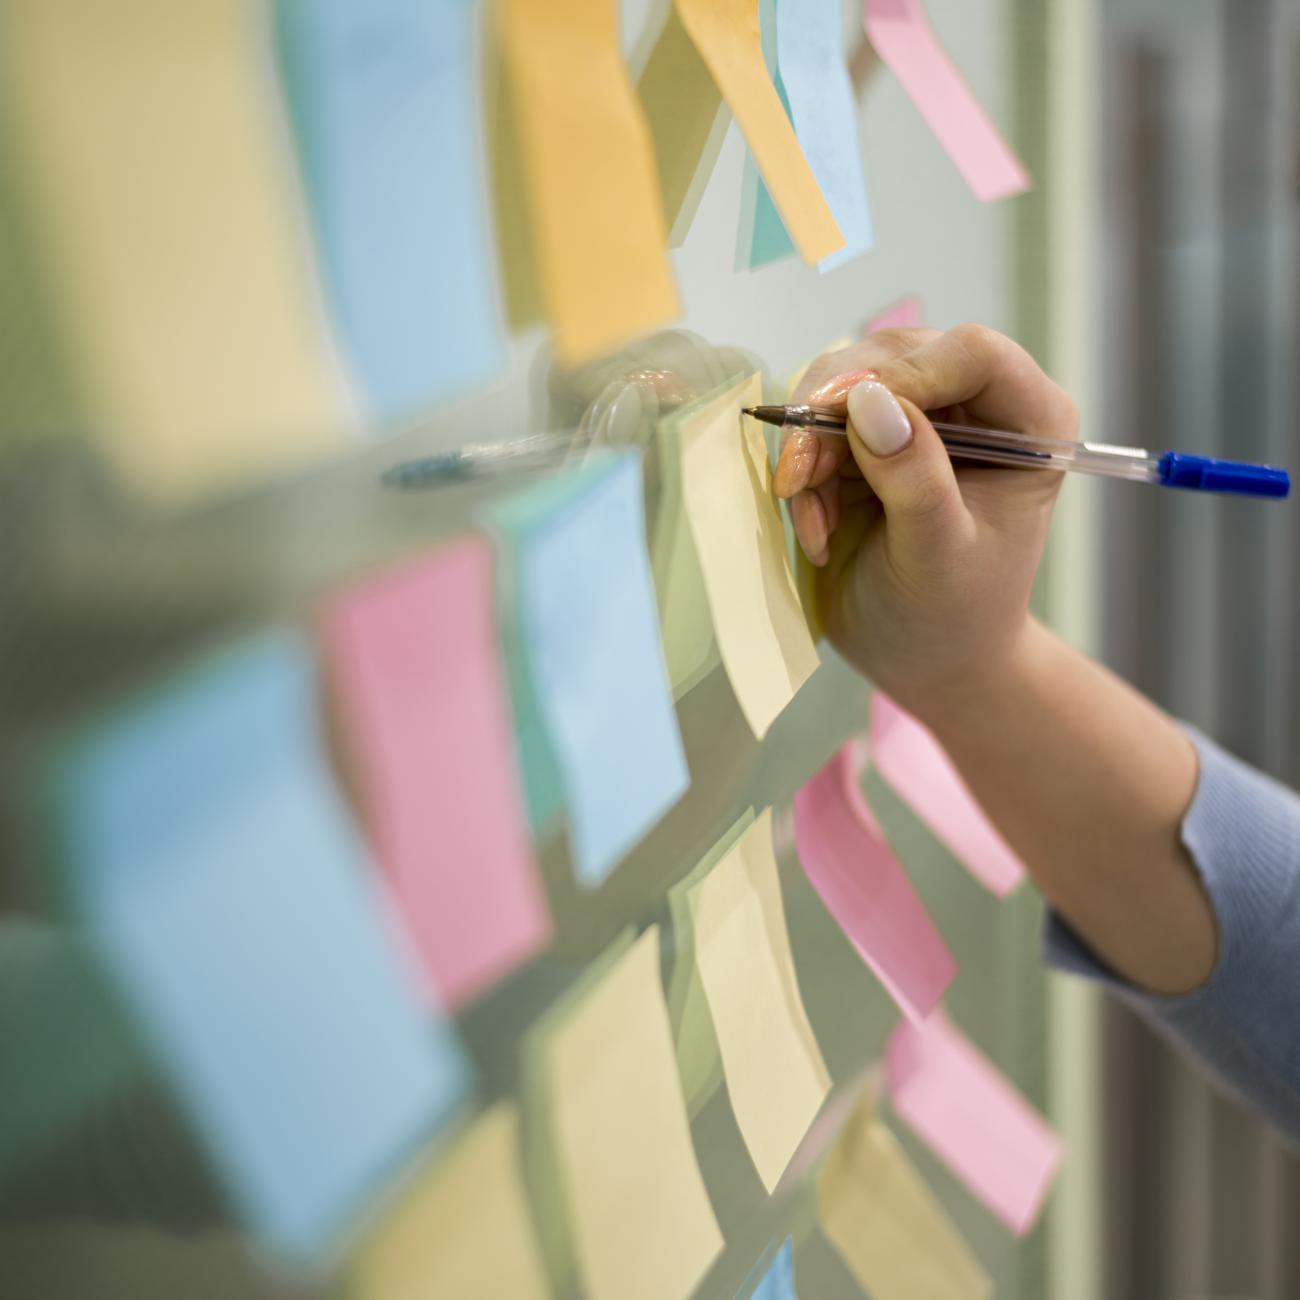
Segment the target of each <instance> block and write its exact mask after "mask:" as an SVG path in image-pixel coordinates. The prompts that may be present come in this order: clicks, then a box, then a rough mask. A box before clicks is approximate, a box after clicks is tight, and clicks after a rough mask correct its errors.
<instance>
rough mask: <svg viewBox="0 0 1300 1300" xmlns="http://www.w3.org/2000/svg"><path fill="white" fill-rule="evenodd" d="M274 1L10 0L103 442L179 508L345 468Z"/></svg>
mask: <svg viewBox="0 0 1300 1300" xmlns="http://www.w3.org/2000/svg"><path fill="white" fill-rule="evenodd" d="M268 60H269V54H268V51H267V30H266V14H265V11H264V8H263V6H262V5H261V4H260V3H258V0H186V3H185V4H180V5H178V4H175V3H173V2H172V0H10V2H9V3H6V4H5V5H4V6H3V8H0V96H3V100H2V102H3V117H4V126H5V129H6V130H8V131H9V132H11V134H12V144H13V153H14V158H15V161H16V164H17V166H18V168H19V170H20V172H21V177H22V180H21V184H22V187H23V189H24V191H25V192H26V194H27V198H28V202H29V203H30V205H31V208H32V225H33V227H34V228H35V229H37V230H38V231H39V232H40V235H41V237H42V239H43V241H44V247H43V248H42V250H41V252H42V254H43V258H44V260H45V261H47V262H48V274H49V279H50V283H51V286H52V290H53V298H54V302H55V311H56V315H57V316H58V318H59V325H60V329H61V331H62V332H63V334H64V335H65V337H66V339H67V342H68V352H69V354H70V357H71V368H72V369H73V371H74V373H75V375H76V378H77V381H78V383H79V385H80V387H81V389H82V390H83V398H84V404H85V406H86V408H87V410H88V415H89V421H88V422H89V427H90V431H91V433H92V434H93V435H94V436H95V437H96V438H97V439H98V440H99V441H100V443H101V444H102V447H103V451H104V453H105V455H106V456H107V458H108V459H109V461H110V463H111V465H112V466H113V467H114V468H115V470H116V471H117V472H118V473H119V475H120V476H121V477H122V478H123V479H124V480H125V481H126V482H128V483H129V484H130V485H132V486H133V487H134V488H135V489H137V490H138V491H139V492H141V493H142V494H144V495H147V496H150V497H153V498H155V499H160V500H165V501H177V500H183V499H186V498H193V497H195V496H197V495H200V494H202V493H204V492H207V491H209V490H218V489H221V488H226V487H229V486H232V485H235V484H239V483H244V482H247V481H250V480H255V479H259V478H262V477H265V476H269V475H273V474H276V473H280V472H283V471H285V470H287V469H289V468H292V467H294V466H297V465H299V464H300V463H301V462H303V461H304V460H306V459H309V458H311V457H313V456H316V455H318V454H319V453H320V452H321V451H323V450H327V449H329V448H330V447H332V446H335V445H336V444H337V443H338V441H339V440H340V438H341V436H342V435H343V432H344V430H345V428H346V427H347V423H348V415H347V412H348V400H347V395H346V392H345V390H344V387H343V383H342V380H341V378H340V377H339V375H338V374H337V373H336V371H335V368H334V366H333V364H332V362H331V351H330V347H329V343H328V338H327V332H326V327H325V324H324V321H323V319H321V318H320V317H319V316H318V305H317V303H318V295H317V289H316V286H315V284H314V282H313V276H312V273H311V267H310V254H309V251H308V249H307V247H306V240H305V236H304V235H303V233H302V217H301V214H300V211H299V204H300V199H299V196H298V194H297V191H296V188H295V186H294V183H293V169H292V167H291V166H290V163H289V160H288V158H287V156H286V153H285V149H286V145H285V139H284V136H283V135H282V127H281V123H280V118H279V112H280V108H279V103H278V99H277V96H276V93H275V90H274V86H273V84H271V83H270V81H269V77H268V67H269V63H268Z"/></svg>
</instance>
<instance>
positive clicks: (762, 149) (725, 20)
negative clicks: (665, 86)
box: [674, 0, 844, 265]
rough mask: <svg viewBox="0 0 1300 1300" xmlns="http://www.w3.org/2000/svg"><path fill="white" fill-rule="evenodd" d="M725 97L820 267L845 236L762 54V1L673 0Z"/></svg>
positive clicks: (775, 196)
mask: <svg viewBox="0 0 1300 1300" xmlns="http://www.w3.org/2000/svg"><path fill="white" fill-rule="evenodd" d="M674 3H675V5H676V9H677V13H678V15H679V17H680V18H681V21H682V26H683V27H685V28H686V30H687V32H688V33H689V34H690V37H691V40H693V41H694V42H695V48H696V49H697V50H699V52H700V57H701V58H702V59H703V60H704V62H705V63H706V64H707V65H708V69H709V71H710V72H711V73H712V74H713V79H714V81H716V82H717V83H718V89H719V90H721V91H722V95H723V98H724V99H725V100H726V101H727V103H728V104H729V105H730V106H731V111H732V112H733V113H734V114H735V116H736V121H737V122H739V123H740V129H741V130H742V131H743V132H744V133H745V141H746V143H747V144H748V145H749V151H750V153H752V154H753V156H754V161H755V162H756V163H757V164H758V169H759V171H760V172H762V174H763V181H764V183H765V184H766V185H767V189H768V192H769V193H770V194H771V196H772V200H773V202H774V203H775V204H776V207H777V211H778V212H779V213H780V214H781V220H782V221H783V222H784V223H785V228H786V230H787V231H788V232H789V234H790V238H791V239H793V240H794V243H795V247H796V248H798V250H799V255H800V256H801V257H802V258H803V259H804V261H805V262H808V263H810V264H813V265H815V264H816V263H818V262H820V261H821V260H822V258H824V257H829V256H830V255H831V254H832V253H834V252H836V251H838V250H839V249H841V248H843V247H844V236H843V234H841V232H840V228H839V226H838V225H837V224H836V222H835V217H834V215H833V214H832V213H831V210H830V207H829V205H828V204H827V202H826V199H825V198H824V197H823V195H822V192H821V188H820V186H819V185H818V184H817V178H816V176H814V175H813V170H812V168H811V167H810V166H809V165H808V160H807V159H806V158H805V157H804V155H803V150H802V149H800V147H799V141H798V139H797V138H796V136H795V133H794V127H793V126H791V125H790V119H789V118H788V117H787V116H786V113H785V109H784V108H783V107H782V106H781V98H780V96H779V95H778V94H777V93H776V87H775V86H774V85H773V84H772V78H771V76H770V75H769V74H768V71H767V63H766V62H765V61H764V59H763V44H762V37H761V34H760V30H759V21H758V2H757V0H674Z"/></svg>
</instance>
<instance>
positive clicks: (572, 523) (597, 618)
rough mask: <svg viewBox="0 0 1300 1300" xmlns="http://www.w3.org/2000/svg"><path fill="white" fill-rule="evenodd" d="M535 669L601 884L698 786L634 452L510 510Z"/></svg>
mask: <svg viewBox="0 0 1300 1300" xmlns="http://www.w3.org/2000/svg"><path fill="white" fill-rule="evenodd" d="M497 519H498V521H499V522H500V523H501V524H502V526H503V527H505V528H506V530H507V531H508V532H509V533H510V534H511V535H512V536H513V537H514V538H516V539H517V540H516V550H517V564H516V573H517V579H518V590H517V599H518V601H519V605H520V616H521V620H522V625H523V630H524V633H525V637H526V643H527V646H526V653H527V660H528V669H529V673H530V676H531V678H532V684H533V687H534V689H535V690H536V699H537V704H538V708H539V710H540V712H541V715H542V718H543V719H544V721H545V723H546V727H547V730H548V732H549V735H550V738H551V741H552V743H553V744H554V747H555V754H556V757H557V759H558V762H559V765H560V769H561V772H562V774H563V778H564V788H565V793H566V796H567V799H568V806H569V813H570V834H571V838H572V843H573V853H574V862H575V865H576V868H577V872H578V877H579V879H580V881H581V882H582V883H583V884H585V885H597V884H599V883H600V882H601V881H602V880H603V879H604V878H605V876H606V875H608V874H609V872H610V871H611V870H612V869H613V867H614V866H615V865H616V864H617V863H618V861H619V859H620V858H621V857H623V855H624V854H626V853H627V852H628V851H629V850H630V849H631V848H632V847H633V846H634V845H635V844H636V843H637V842H638V841H639V840H640V839H641V838H642V836H643V835H644V834H645V833H646V832H647V831H648V830H649V829H650V828H651V827H652V826H653V825H654V824H655V822H657V821H658V820H659V818H660V817H662V816H663V814H664V813H665V812H666V811H667V810H668V809H669V808H670V807H671V806H672V805H673V804H674V803H675V802H676V801H677V800H678V798H680V797H681V795H682V794H683V793H684V792H685V790H686V788H687V786H688V785H689V783H690V775H689V773H688V771H687V767H686V756H685V754H684V752H683V750H682V741H681V735H680V734H679V732H678V730H677V715H676V713H675V712H674V710H673V699H672V690H671V688H670V686H669V682H668V672H667V668H666V666H665V664H664V657H663V648H662V646H661V644H660V640H659V619H658V615H657V612H656V609H655V592H654V582H653V579H652V577H651V572H650V562H649V558H648V556H647V554H646V543H645V505H644V500H643V491H642V483H641V459H640V456H639V455H638V454H631V453H629V454H623V455H617V456H611V457H609V458H607V459H606V460H603V461H600V462H593V463H592V464H591V465H589V466H588V467H586V468H584V469H583V470H582V471H581V472H579V473H578V474H576V475H574V476H572V477H570V478H569V479H567V480H561V481H559V483H557V484H552V483H544V484H542V485H541V487H540V488H539V489H538V490H536V491H534V492H533V493H531V494H526V495H525V496H523V497H520V498H517V499H516V500H514V501H512V502H510V503H508V504H507V505H506V506H505V507H504V508H503V509H502V510H501V511H499V513H498V515H497Z"/></svg>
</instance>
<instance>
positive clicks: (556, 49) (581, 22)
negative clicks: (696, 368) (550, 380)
mask: <svg viewBox="0 0 1300 1300" xmlns="http://www.w3.org/2000/svg"><path fill="white" fill-rule="evenodd" d="M496 8H497V23H498V31H499V35H500V40H501V48H502V52H503V55H504V61H505V66H506V70H507V72H508V75H509V77H510V83H511V84H510V92H509V97H510V103H511V106H512V111H513V114H514V124H515V130H516V132H517V138H518V143H519V149H520V153H521V155H522V162H523V177H524V183H525V189H526V192H527V197H528V212H529V217H530V220H531V224H532V232H533V247H534V254H535V259H536V262H537V266H538V280H539V283H540V287H541V294H542V301H543V302H544V303H545V305H546V312H547V316H548V317H549V319H550V321H551V325H552V327H553V330H554V344H555V355H556V357H557V359H558V360H559V361H560V363H561V364H562V365H565V366H576V365H580V364H582V363H583V362H586V361H590V360H593V359H594V358H596V357H598V356H600V355H601V354H602V353H605V352H608V351H610V350H611V349H613V348H615V347H617V346H618V345H620V344H622V343H624V342H626V341H627V340H628V339H629V338H630V337H632V336H633V335H635V334H639V333H642V332H644V331H646V330H650V329H653V328H655V327H656V326H659V325H663V324H665V323H666V322H668V321H671V320H673V319H674V318H675V317H676V316H677V314H678V302H677V290H676V287H675V286H674V284H673V277H672V271H671V268H670V266H669V263H668V253H667V241H668V231H667V227H666V225H665V222H664V214H663V207H662V205H661V203H660V199H659V181H658V175H657V172H656V170H655V159H654V150H653V145H652V143H651V138H650V130H649V127H648V126H647V125H646V120H645V115H644V113H643V111H642V109H641V104H640V101H639V100H638V99H637V96H636V90H635V88H634V87H633V85H632V81H631V78H630V77H629V75H628V71H627V67H626V65H625V64H624V61H623V53H622V49H621V47H620V44H619V30H618V15H619V10H618V4H617V0H501V3H500V4H499V5H497V7H496Z"/></svg>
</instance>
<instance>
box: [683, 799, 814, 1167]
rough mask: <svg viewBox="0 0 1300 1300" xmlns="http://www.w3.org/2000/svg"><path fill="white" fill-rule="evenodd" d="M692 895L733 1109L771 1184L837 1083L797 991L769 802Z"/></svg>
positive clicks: (700, 960)
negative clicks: (832, 1076)
mask: <svg viewBox="0 0 1300 1300" xmlns="http://www.w3.org/2000/svg"><path fill="white" fill-rule="evenodd" d="M690 901H691V917H692V923H693V926H694V933H695V961H696V964H697V966H698V967H699V972H700V980H701V982H702V984H703V986H704V993H705V996H706V997H707V999H708V1003H709V1010H710V1012H711V1013H712V1016H713V1025H714V1029H715V1031H716V1033H717V1037H718V1046H719V1048H720V1050H721V1053H722V1068H723V1072H724V1074H725V1077H726V1081H727V1092H728V1094H729V1096H730V1098H731V1108H732V1110H733V1111H734V1112H735V1115H736V1123H737V1124H738V1125H739V1127H740V1131H741V1134H742V1136H743V1137H744V1139H745V1144H746V1146H747V1147H748V1148H749V1154H750V1156H751V1157H752V1158H753V1161H754V1166H755V1168H756V1169H757V1170H758V1174H759V1177H760V1178H761V1179H762V1181H763V1186H764V1187H766V1188H767V1190H768V1192H771V1191H772V1189H773V1188H774V1187H775V1186H776V1185H777V1183H778V1182H779V1181H780V1179H781V1175H782V1174H783V1173H784V1172H785V1167H786V1165H787V1164H789V1162H790V1157H791V1156H792V1155H793V1154H794V1151H795V1148H796V1147H797V1146H798V1145H799V1143H800V1141H801V1140H802V1139H803V1136H804V1134H805V1133H806V1132H807V1131H808V1126H809V1125H810V1124H811V1123H812V1121H813V1119H814V1117H815V1116H816V1114H817V1111H818V1110H819V1109H820V1107H821V1104H822V1102H823V1101H824V1100H825V1098H826V1094H827V1093H828V1092H829V1091H830V1075H829V1074H828V1073H827V1071H826V1063H825V1062H824V1061H823V1060H822V1054H821V1049H820V1048H819V1047H818V1046H817V1040H816V1038H814V1037H813V1031H812V1026H811V1025H810V1024H809V1023H808V1014H807V1012H806V1011H805V1010H804V1005H803V999H802V997H801V996H800V994H799V982H798V979H797V978H796V976H795V970H794V957H793V955H792V953H791V951H790V937H789V934H788V933H787V931H786V924H785V908H784V905H783V904H782V901H781V882H780V878H779V875H778V872H777V865H776V855H775V853H774V852H773V849H772V811H771V809H770V808H769V809H767V810H766V811H765V812H763V813H762V814H761V815H760V816H759V818H758V819H757V821H755V822H754V824H753V825H752V826H751V827H750V828H749V829H748V830H747V831H746V832H745V833H744V834H743V835H742V836H741V838H740V840H739V842H738V843H737V844H736V845H735V847H734V848H733V849H732V850H731V851H730V852H729V853H727V854H726V856H725V857H724V858H723V859H722V861H721V862H719V863H718V865H717V866H716V867H714V868H713V870H712V871H711V872H709V874H708V875H707V876H706V877H705V878H704V879H703V880H702V881H700V883H699V884H697V885H696V886H695V887H694V888H693V889H692V890H691V894H690Z"/></svg>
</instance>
